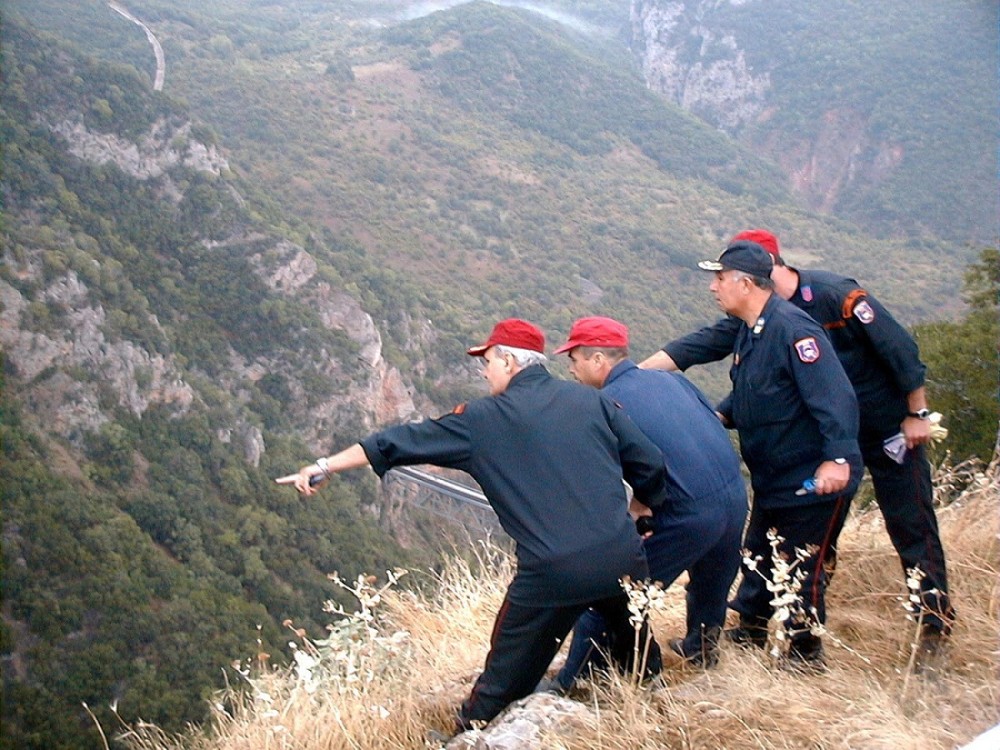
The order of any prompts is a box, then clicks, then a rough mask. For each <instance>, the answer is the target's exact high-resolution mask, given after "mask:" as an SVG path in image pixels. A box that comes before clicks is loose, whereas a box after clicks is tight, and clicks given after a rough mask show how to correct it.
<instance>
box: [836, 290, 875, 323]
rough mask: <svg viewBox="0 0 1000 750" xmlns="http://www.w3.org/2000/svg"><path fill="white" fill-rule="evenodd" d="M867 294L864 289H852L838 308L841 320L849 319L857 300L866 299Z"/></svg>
mask: <svg viewBox="0 0 1000 750" xmlns="http://www.w3.org/2000/svg"><path fill="white" fill-rule="evenodd" d="M867 296H868V292H866V291H865V290H864V289H852V290H851V291H850V293H849V294H848V295H847V296H846V297H844V304H843V305H842V306H841V308H840V315H841V317H843V318H845V319H846V318H849V317H851V316H852V315H853V314H854V306H855V305H856V304H857V302H858V300H859V299H861V298H862V297H867Z"/></svg>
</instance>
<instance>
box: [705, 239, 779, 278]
mask: <svg viewBox="0 0 1000 750" xmlns="http://www.w3.org/2000/svg"><path fill="white" fill-rule="evenodd" d="M773 267H774V263H773V262H772V260H771V255H770V254H769V253H768V252H767V250H765V249H764V248H763V246H761V245H758V244H757V243H756V242H750V241H748V240H739V241H737V242H734V243H732V244H731V245H730V246H729V247H727V248H726V249H725V251H724V252H723V253H722V255H720V256H719V259H718V260H703V261H701V262H700V263H699V264H698V268H700V269H701V270H702V271H721V270H723V269H726V268H729V269H732V270H734V271H742V272H743V273H748V274H750V275H751V276H758V277H760V278H762V279H767V278H770V276H771V269H772V268H773Z"/></svg>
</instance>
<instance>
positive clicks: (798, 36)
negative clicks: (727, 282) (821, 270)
mask: <svg viewBox="0 0 1000 750" xmlns="http://www.w3.org/2000/svg"><path fill="white" fill-rule="evenodd" d="M998 11H1000V8H998V6H997V4H996V3H991V2H986V3H984V2H980V1H979V0H957V1H956V2H951V3H947V4H942V3H940V2H936V0H888V1H886V2H878V3H857V2H848V1H847V0H836V1H835V2H830V0H767V2H762V1H761V0H751V1H750V2H721V3H720V2H715V1H714V0H691V1H690V2H686V3H675V2H666V0H635V2H633V3H632V44H633V46H634V48H635V49H636V51H637V53H638V55H639V58H640V60H641V62H642V68H643V72H644V74H645V76H646V78H647V80H648V81H649V84H650V86H651V87H652V88H653V89H654V90H657V91H660V92H662V93H663V94H664V95H665V96H666V97H668V98H669V99H670V100H671V101H674V102H676V103H678V104H680V105H682V106H683V107H684V108H685V109H688V110H690V111H691V112H694V113H695V114H697V115H698V116H699V117H702V118H704V119H705V120H706V121H707V122H710V123H711V124H713V125H715V126H718V127H719V128H721V129H723V130H725V131H726V132H729V133H731V134H734V135H736V136H737V138H738V140H739V141H740V142H741V143H744V144H746V145H748V146H750V147H751V148H753V150H754V151H755V152H756V153H758V154H760V155H761V156H765V157H770V158H773V159H774V160H775V161H776V162H777V163H778V164H780V165H781V167H782V169H783V170H784V172H785V175H786V177H785V179H784V180H783V181H782V184H786V185H788V186H790V188H791V189H792V191H793V192H794V193H795V194H796V195H797V196H799V197H801V198H802V199H803V200H804V201H805V203H806V205H808V206H810V207H811V208H813V209H815V210H818V211H822V212H823V213H827V214H830V215H834V216H838V217H840V218H843V219H847V220H850V221H854V222H856V223H858V224H860V225H861V226H863V227H865V228H866V229H868V230H869V231H871V232H872V233H874V234H877V235H881V236H892V235H896V236H904V237H905V236H927V235H931V236H938V237H942V238H947V239H949V240H951V241H954V242H956V243H965V242H982V243H988V242H995V241H996V237H997V234H998V224H1000V215H998V202H997V181H996V177H997V158H996V154H997V148H996V144H997V122H998V121H997V115H996V107H995V106H994V105H995V102H996V92H997V87H998V83H1000V81H998V64H1000V55H998V50H1000V37H998V29H1000V15H998Z"/></svg>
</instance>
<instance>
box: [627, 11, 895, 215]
mask: <svg viewBox="0 0 1000 750" xmlns="http://www.w3.org/2000/svg"><path fill="white" fill-rule="evenodd" d="M761 2H762V0H688V1H687V2H682V1H680V0H633V2H632V6H631V26H632V47H633V50H634V52H635V54H636V55H637V57H638V60H639V63H640V65H641V67H642V71H643V74H644V76H645V79H646V83H647V85H648V86H649V87H650V89H652V90H653V91H656V92H659V93H661V94H662V95H663V96H665V97H666V98H668V99H670V100H671V101H673V102H675V103H676V104H678V105H680V106H681V107H683V108H684V109H686V110H688V111H690V112H692V113H693V114H695V115H697V116H698V117H700V118H702V119H703V120H705V121H706V122H708V123H710V124H712V125H714V126H715V127H717V128H719V129H720V130H723V131H725V132H727V133H729V134H730V135H733V136H734V137H737V138H743V139H744V140H746V141H747V142H748V143H749V145H751V146H752V147H754V148H755V149H756V150H758V151H759V152H760V153H761V154H762V155H763V156H766V157H768V158H771V159H773V160H774V161H776V162H777V163H778V164H779V165H780V166H781V167H782V169H783V170H784V172H785V173H786V174H787V175H788V183H789V186H790V188H791V189H792V191H793V193H794V194H795V195H797V196H799V197H800V198H801V199H802V200H803V202H804V203H806V205H808V206H809V207H810V208H812V209H814V210H817V211H822V212H827V213H830V212H833V210H834V209H835V207H836V206H837V203H838V200H839V199H840V198H841V196H843V195H844V194H845V193H846V192H847V191H848V190H850V189H855V190H857V189H859V188H864V187H870V186H873V185H878V184H879V183H880V182H882V181H884V180H886V179H887V178H888V177H890V176H891V175H892V174H893V173H894V172H895V170H896V169H897V168H898V167H899V165H900V163H901V162H902V160H903V158H904V156H905V154H904V153H903V149H902V147H901V146H900V145H899V144H897V143H893V142H891V141H887V140H884V139H879V138H877V137H875V136H874V135H873V133H872V131H871V128H870V127H869V122H868V118H867V116H866V115H865V114H863V113H862V112H859V111H857V110H854V109H850V108H845V107H843V106H834V105H831V107H830V108H829V109H828V110H827V111H826V112H825V113H823V115H822V116H821V117H819V118H818V121H817V122H815V123H812V125H813V127H811V128H810V130H809V132H808V133H799V132H789V131H787V130H776V129H771V128H768V127H767V126H766V123H767V122H768V120H769V119H771V118H772V117H774V115H775V114H776V109H775V105H774V104H773V102H772V101H770V99H769V97H770V96H771V95H772V94H773V84H772V75H771V74H772V71H771V70H769V69H767V68H766V67H761V66H760V64H759V63H758V65H757V66H756V67H755V66H751V65H750V64H749V63H748V55H747V50H746V49H744V48H743V47H741V46H740V42H739V38H740V37H739V35H738V34H737V33H736V32H737V30H736V29H731V28H726V27H725V26H724V25H723V22H722V21H720V19H719V13H717V12H716V11H719V10H720V9H722V8H723V7H724V6H737V5H753V4H759V3H761ZM760 58H761V55H757V56H756V59H758V60H759V59H760Z"/></svg>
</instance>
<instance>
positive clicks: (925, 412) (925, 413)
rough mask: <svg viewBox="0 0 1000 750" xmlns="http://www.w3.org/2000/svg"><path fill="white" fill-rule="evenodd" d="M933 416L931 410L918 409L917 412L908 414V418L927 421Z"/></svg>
mask: <svg viewBox="0 0 1000 750" xmlns="http://www.w3.org/2000/svg"><path fill="white" fill-rule="evenodd" d="M930 415H931V410H930V409H917V410H916V411H908V412H906V416H908V417H916V418H917V419H927V418H928V417H929V416H930Z"/></svg>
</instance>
